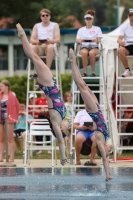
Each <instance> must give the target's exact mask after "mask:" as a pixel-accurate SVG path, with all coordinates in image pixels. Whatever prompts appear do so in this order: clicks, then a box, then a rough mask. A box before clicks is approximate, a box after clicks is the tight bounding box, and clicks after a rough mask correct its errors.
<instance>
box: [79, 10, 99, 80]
mask: <svg viewBox="0 0 133 200" xmlns="http://www.w3.org/2000/svg"><path fill="white" fill-rule="evenodd" d="M94 15H95V11H94V10H87V12H86V13H85V16H84V18H85V23H86V26H84V27H82V28H80V29H79V30H78V33H77V37H76V42H77V43H81V50H80V54H81V55H82V63H83V68H84V73H83V74H82V76H83V77H85V76H87V66H88V56H89V57H90V65H91V68H92V74H91V77H95V76H96V75H95V57H96V55H98V54H99V50H98V43H99V42H100V41H101V38H102V31H101V29H100V28H99V27H98V26H93V21H94Z"/></svg>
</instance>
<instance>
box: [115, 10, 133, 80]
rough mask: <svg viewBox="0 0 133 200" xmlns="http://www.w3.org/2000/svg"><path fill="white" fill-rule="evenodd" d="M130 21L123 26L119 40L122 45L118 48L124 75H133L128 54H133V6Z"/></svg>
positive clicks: (129, 15) (129, 14)
mask: <svg viewBox="0 0 133 200" xmlns="http://www.w3.org/2000/svg"><path fill="white" fill-rule="evenodd" d="M128 19H129V23H126V24H124V25H123V26H122V27H121V30H120V34H119V37H118V40H117V42H118V43H119V45H120V48H119V49H118V54H119V58H120V60H121V62H122V64H123V66H124V68H125V71H124V72H123V74H122V75H121V76H122V77H127V76H130V74H132V75H133V69H132V71H130V68H129V65H128V60H127V57H126V56H127V55H133V34H132V32H133V8H130V9H129V12H128Z"/></svg>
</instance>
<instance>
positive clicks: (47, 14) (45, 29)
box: [30, 8, 60, 78]
mask: <svg viewBox="0 0 133 200" xmlns="http://www.w3.org/2000/svg"><path fill="white" fill-rule="evenodd" d="M40 18H41V20H42V22H40V23H38V24H35V25H34V27H33V30H32V34H31V38H30V41H31V43H32V44H33V45H32V49H33V50H34V52H35V53H36V54H37V55H39V56H44V55H46V65H47V66H48V67H49V68H50V67H51V64H52V61H53V57H54V45H53V44H54V43H60V30H59V25H58V24H57V23H55V22H51V21H50V18H51V11H50V10H48V9H46V8H44V9H42V10H41V11H40ZM32 78H37V75H36V74H34V75H33V77H32Z"/></svg>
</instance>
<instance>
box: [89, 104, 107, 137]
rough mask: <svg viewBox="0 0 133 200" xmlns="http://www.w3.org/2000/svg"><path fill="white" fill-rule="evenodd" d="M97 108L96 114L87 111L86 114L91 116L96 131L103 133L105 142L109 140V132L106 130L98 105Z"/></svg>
mask: <svg viewBox="0 0 133 200" xmlns="http://www.w3.org/2000/svg"><path fill="white" fill-rule="evenodd" d="M97 108H98V111H97V112H96V113H90V112H88V111H87V113H88V114H89V115H90V116H91V118H92V119H93V121H94V122H95V123H96V125H97V129H96V130H98V131H100V132H101V133H103V135H104V137H105V140H106V141H107V140H108V139H109V130H108V127H107V124H106V122H105V119H104V116H103V114H102V111H101V109H100V106H99V105H98V104H97Z"/></svg>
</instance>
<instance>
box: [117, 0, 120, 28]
mask: <svg viewBox="0 0 133 200" xmlns="http://www.w3.org/2000/svg"><path fill="white" fill-rule="evenodd" d="M119 8H120V0H117V24H118V26H119V25H120V18H119V15H120V12H119Z"/></svg>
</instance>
